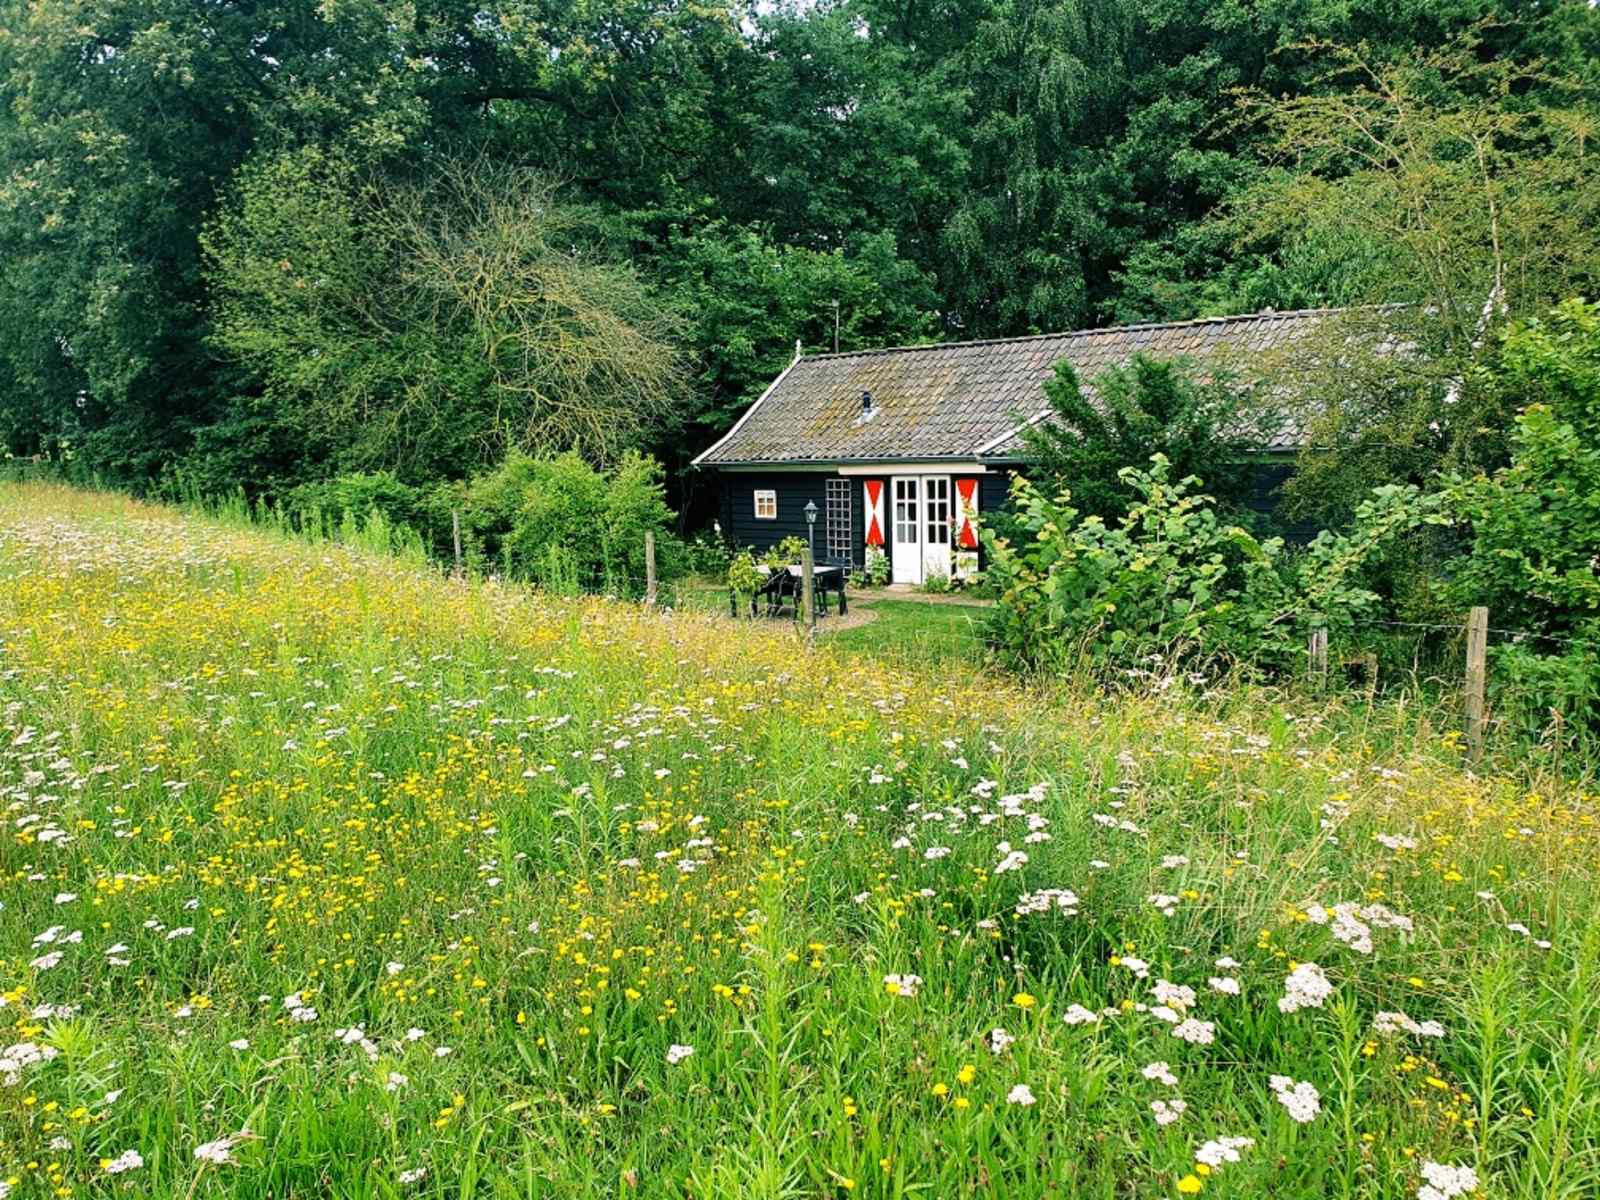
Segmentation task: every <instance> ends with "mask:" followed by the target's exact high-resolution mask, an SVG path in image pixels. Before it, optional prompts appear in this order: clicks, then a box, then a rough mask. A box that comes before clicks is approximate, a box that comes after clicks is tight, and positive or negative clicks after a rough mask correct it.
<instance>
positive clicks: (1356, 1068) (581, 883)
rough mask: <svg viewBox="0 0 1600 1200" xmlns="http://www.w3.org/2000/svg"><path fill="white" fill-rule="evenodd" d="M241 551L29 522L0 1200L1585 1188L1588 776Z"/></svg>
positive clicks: (209, 530)
mask: <svg viewBox="0 0 1600 1200" xmlns="http://www.w3.org/2000/svg"><path fill="white" fill-rule="evenodd" d="M247 517H248V521H249V524H248V526H247V524H246V519H247ZM257 520H258V514H255V513H253V512H251V513H245V512H243V511H241V510H238V509H234V510H230V511H226V512H219V513H216V514H214V515H212V516H208V517H203V516H200V515H197V514H192V513H191V514H180V513H176V512H173V511H171V510H165V509H161V508H157V507H151V506H145V505H140V504H137V503H133V502H130V501H127V500H124V499H121V498H118V497H114V496H108V495H89V494H86V493H80V492H72V491H68V490H66V489H60V488H48V487H42V486H37V485H29V486H14V487H7V488H5V489H3V490H0V579H3V580H4V586H3V588H0V652H3V659H0V712H3V713H4V729H3V730H0V788H4V790H5V795H6V799H5V804H6V806H7V824H8V829H7V833H6V839H7V840H6V841H5V843H4V845H3V849H0V864H3V866H4V871H5V874H4V884H3V887H4V895H3V900H4V908H3V909H0V986H3V995H4V999H5V1007H4V1008H3V1009H0V1020H4V1021H6V1022H7V1023H9V1024H11V1025H12V1026H13V1031H12V1033H11V1035H10V1036H9V1037H8V1038H7V1039H5V1040H4V1041H3V1042H0V1056H3V1061H0V1180H3V1181H14V1182H11V1187H12V1188H13V1189H14V1192H13V1194H14V1195H16V1196H45V1195H55V1194H72V1195H98V1194H104V1195H111V1194H123V1193H126V1194H134V1195H140V1196H157V1197H199V1196H206V1195H224V1194H226V1195H230V1196H247V1197H256V1196H259V1197H266V1196H274V1197H288V1196H305V1197H309V1196H328V1195H336V1196H361V1197H368V1196H371V1197H387V1196H395V1195H422V1196H437V1197H443V1196H451V1197H461V1196H484V1197H489V1196H494V1197H512V1196H530V1197H531V1196H587V1195H597V1194H616V1195H621V1196H634V1195H639V1196H689V1195H692V1196H696V1197H705V1196H728V1197H733V1196H738V1197H745V1196H754V1197H778V1196H847V1195H848V1196H874V1197H907V1196H913V1195H916V1196H939V1197H943V1196H961V1195H982V1196H998V1197H1030V1198H1032V1197H1039V1196H1046V1195H1056V1196H1063V1197H1064V1196H1078V1195H1082V1196H1104V1197H1124V1196H1149V1195H1178V1194H1185V1193H1192V1192H1193V1191H1194V1190H1195V1189H1199V1190H1200V1191H1201V1192H1203V1193H1204V1194H1207V1195H1238V1196H1262V1195H1272V1196H1306V1197H1311V1196H1319V1197H1320V1196H1325V1195H1340V1196H1353V1197H1388V1196H1415V1195H1417V1194H1418V1189H1419V1188H1420V1187H1421V1186H1423V1184H1424V1177H1423V1174H1422V1171H1423V1165H1424V1164H1425V1163H1430V1162H1431V1163H1436V1164H1444V1165H1448V1166H1453V1167H1462V1168H1467V1169H1470V1170H1471V1171H1472V1172H1474V1173H1475V1175H1476V1179H1477V1181H1478V1191H1480V1192H1481V1193H1482V1194H1484V1195H1495V1196H1499V1195H1505V1196H1511V1195H1515V1196H1528V1197H1532V1196H1541V1197H1545V1196H1553V1197H1574V1198H1577V1197H1586V1196H1590V1195H1593V1194H1595V1191H1596V1189H1597V1187H1600V1100H1597V1091H1600V1089H1596V1088H1595V1086H1594V1078H1595V1077H1594V1071H1595V1063H1596V1062H1597V1061H1600V1010H1597V1006H1600V1000H1597V989H1596V981H1597V968H1600V932H1597V929H1600V925H1597V923H1596V920H1595V917H1596V907H1597V905H1596V901H1597V896H1600V892H1597V888H1596V879H1595V870H1596V868H1595V863H1596V861H1597V860H1596V855H1595V850H1596V841H1597V829H1596V822H1595V812H1594V799H1595V798H1594V796H1592V795H1590V794H1588V793H1586V792H1583V791H1579V790H1574V789H1572V788H1570V787H1568V786H1566V785H1562V784H1559V783H1558V782H1556V780H1555V779H1554V777H1553V776H1552V777H1550V778H1545V779H1535V778H1534V777H1532V776H1530V775H1527V774H1522V773H1519V772H1516V771H1505V772H1495V771H1489V770H1482V771H1469V770H1466V769H1465V768H1464V765H1463V762H1462V755H1461V750H1460V748H1459V745H1458V738H1457V737H1456V736H1455V735H1453V733H1452V731H1451V724H1452V723H1451V722H1450V721H1449V720H1448V719H1445V720H1439V719H1437V717H1436V716H1435V715H1430V714H1428V713H1426V712H1421V711H1419V710H1418V709H1417V708H1416V706H1415V705H1407V706H1403V707H1402V706H1395V705H1390V704H1385V703H1381V702H1380V703H1377V704H1374V705H1362V706H1359V707H1357V708H1353V709H1346V708H1345V707H1344V706H1343V705H1341V704H1340V703H1339V702H1338V701H1337V700H1336V699H1324V700H1321V701H1318V702H1317V703H1315V704H1312V703H1310V702H1308V701H1306V700H1304V699H1301V698H1296V697H1293V696H1291V695H1288V694H1279V693H1274V692H1271V691H1268V690H1262V689H1251V688H1248V687H1245V686H1243V685H1240V686H1238V687H1230V688H1226V689H1218V690H1216V691H1214V692H1210V693H1203V692H1197V691H1196V690H1194V689H1193V688H1192V687H1190V686H1189V685H1188V684H1186V683H1185V682H1184V681H1183V680H1182V679H1176V680H1173V681H1172V682H1170V683H1169V684H1167V686H1165V687H1164V688H1163V689H1147V690H1144V691H1142V692H1139V693H1130V694H1128V695H1123V696H1118V697H1109V696H1096V695H1094V694H1092V693H1089V692H1083V691H1077V692H1074V691H1066V692H1063V693H1061V694H1054V695H1046V694H1043V693H1041V692H1039V691H1036V690H1033V689H1030V688H1024V687H1021V686H1018V685H1017V684H1015V683H1013V682H1010V681H1006V680H1004V679H1000V678H997V677H994V676H990V675H986V674H983V673H981V672H975V671H971V670H968V669H965V668H963V667H961V666H960V665H959V664H956V663H951V662H946V663H943V664H941V665H940V666H939V667H938V668H937V669H936V670H923V669H918V668H916V667H914V666H910V665H907V666H891V665H888V664H884V663H881V662H875V661H870V660H866V659H863V658H861V657H858V656H855V655H852V654H849V653H846V652H843V651H836V650H833V649H829V648H828V647H826V646H825V645H824V646H823V647H820V648H816V649H811V650H807V649H806V646H805V642H804V640H803V639H801V638H799V637H797V636H794V635H793V634H792V633H790V632H788V631H785V630H777V631H774V630H772V629H770V628H767V627H764V626H762V625H760V624H757V625H755V626H751V625H750V624H749V623H742V622H739V623H736V622H732V621H728V620H726V619H719V618H717V617H715V616H711V615H705V616H701V615H691V614H685V613H681V612H679V613H669V614H657V613H649V612H645V611H643V610H642V609H641V608H640V607H639V606H637V605H633V604H626V603H617V602H610V601H606V600H601V599H593V598H583V597H562V596H559V595H552V594H550V593H549V592H546V593H544V594H541V595H540V596H538V597H537V598H531V597H530V596H529V595H528V594H527V593H524V592H523V591H521V590H519V589H516V588H512V587H507V586H504V585H501V584H498V583H495V582H493V581H468V582H461V581H454V580H450V579H447V578H445V577H443V576H442V575H441V574H439V573H437V572H434V571H429V570H427V569H424V568H423V567H421V566H420V565H419V563H420V560H418V561H416V562H406V561H402V560H398V559H396V558H394V557H392V556H388V555H380V554H378V553H374V552H373V551H375V550H382V549H384V548H385V547H389V548H392V546H393V540H392V538H387V537H379V536H378V535H377V534H376V533H373V534H370V537H369V534H368V532H366V531H363V530H351V531H340V536H339V537H338V539H337V540H336V541H333V542H327V541H319V542H316V543H314V544H311V543H308V542H306V541H305V540H304V538H303V536H302V531H301V530H300V529H298V528H296V529H293V530H291V529H288V528H279V529H277V530H270V529H269V530H262V529H260V528H258V527H256V524H255V523H256V522H257ZM555 590H559V589H552V591H555ZM1024 858H1025V860H1024ZM1046 889H1057V891H1056V892H1054V893H1045V894H1043V895H1042V896H1041V893H1043V892H1045V890H1046ZM1068 890H1070V892H1071V895H1070V896H1067V895H1065V894H1063V893H1064V892H1065V891H1068ZM1377 905H1381V906H1383V907H1382V909H1381V910H1380V909H1378V908H1375V907H1373V906H1377ZM1336 906H1339V907H1338V908H1337V909H1336ZM1350 906H1353V907H1350ZM1019 907H1020V908H1021V909H1022V910H1023V911H1022V912H1021V913H1020V914H1019V911H1018V910H1019ZM1329 910H1335V911H1331V912H1330V911H1329ZM1391 914H1392V915H1391ZM1399 918H1404V919H1403V920H1401V919H1399ZM1361 929H1365V930H1366V933H1365V935H1362V934H1361V933H1360V930H1361ZM1363 936H1364V937H1365V938H1370V941H1371V945H1370V948H1366V947H1365V946H1364V944H1363ZM1306 962H1312V963H1315V964H1316V965H1317V968H1318V969H1319V970H1320V972H1322V974H1323V975H1324V976H1325V978H1326V980H1327V982H1328V988H1329V990H1328V992H1327V994H1326V995H1320V994H1319V996H1318V999H1319V1000H1320V1004H1317V1003H1308V1004H1307V1005H1306V1006H1303V1007H1300V1008H1298V1009H1297V1010H1296V1011H1291V1012H1285V1011H1283V1010H1282V1009H1281V1007H1280V1004H1279V1001H1280V999H1281V998H1283V997H1284V996H1285V995H1286V994H1287V993H1286V989H1287V986H1288V985H1287V980H1288V978H1289V976H1290V973H1291V971H1293V970H1294V968H1296V967H1297V966H1299V965H1300V964H1302V963H1306ZM1230 964H1236V965H1230ZM891 976H892V977H896V978H894V979H889V978H887V977H891ZM910 977H917V979H919V980H920V983H914V982H912V981H911V978H910ZM1297 978H1298V977H1297ZM1213 981H1216V982H1215V983H1213ZM1223 981H1233V983H1236V984H1237V988H1238V994H1233V992H1232V988H1233V983H1227V982H1223ZM1184 988H1187V989H1192V992H1193V995H1192V997H1190V996H1189V995H1188V993H1186V992H1184V991H1183V990H1182V989H1184ZM1219 988H1223V989H1227V990H1218V989H1219ZM1074 1006H1077V1007H1074ZM1397 1012H1398V1013H1403V1014H1404V1020H1403V1021H1401V1020H1399V1019H1398V1018H1394V1017H1386V1018H1383V1019H1381V1021H1380V1019H1379V1016H1378V1014H1379V1013H1397ZM1069 1016H1070V1017H1071V1021H1069V1020H1068V1018H1069ZM1431 1022H1438V1024H1439V1026H1440V1027H1441V1028H1442V1033H1443V1036H1441V1037H1434V1036H1431V1033H1432V1032H1433V1027H1432V1025H1431V1024H1429V1023H1431ZM1202 1023H1203V1024H1202ZM996 1030H1003V1031H1004V1034H1003V1035H1000V1034H997V1033H996V1032H995V1031H996ZM1179 1030H1181V1031H1182V1033H1183V1036H1175V1032H1176V1031H1179ZM1207 1030H1208V1031H1209V1040H1208V1039H1207ZM8 1046H9V1047H11V1048H10V1049H6V1047H8ZM674 1046H676V1047H680V1049H679V1050H678V1051H676V1052H673V1053H671V1054H669V1049H670V1048H671V1047H674ZM18 1047H26V1048H25V1049H19V1048H18ZM683 1047H688V1048H692V1049H691V1052H690V1053H688V1054H687V1055H685V1054H684V1052H683V1050H682V1049H681V1048H683ZM1157 1063H1164V1064H1166V1065H1165V1067H1164V1068H1163V1069H1161V1070H1156V1069H1155V1064H1157ZM6 1064H10V1065H6ZM1147 1069H1148V1070H1147ZM1274 1076H1286V1077H1289V1078H1290V1080H1291V1081H1292V1082H1293V1083H1296V1084H1298V1083H1305V1082H1309V1083H1310V1084H1311V1085H1312V1086H1313V1087H1314V1088H1315V1089H1316V1090H1317V1092H1318V1093H1319V1104H1318V1106H1317V1107H1318V1111H1317V1112H1316V1114H1315V1115H1314V1116H1313V1117H1312V1118H1311V1119H1310V1120H1309V1121H1308V1122H1307V1123H1303V1124H1302V1123H1301V1122H1299V1121H1297V1120H1296V1119H1295V1118H1294V1116H1293V1115H1291V1113H1290V1111H1289V1109H1288V1108H1287V1107H1286V1106H1285V1104H1284V1103H1283V1102H1282V1101H1280V1100H1279V1098H1278V1092H1280V1091H1281V1090H1282V1086H1281V1085H1280V1086H1276V1087H1275V1084H1274V1078H1273V1077H1274ZM1166 1077H1171V1078H1175V1079H1176V1083H1175V1084H1167V1083H1165V1082H1162V1080H1163V1079H1164V1078H1166ZM1030 1097H1031V1100H1032V1103H1027V1102H1026V1101H1027V1100H1028V1099H1029V1098H1030ZM1158 1100H1159V1101H1161V1102H1162V1103H1163V1105H1165V1106H1166V1109H1165V1111H1168V1112H1170V1111H1173V1110H1174V1109H1175V1108H1176V1104H1175V1102H1176V1101H1180V1100H1181V1101H1182V1102H1183V1105H1184V1107H1183V1108H1182V1110H1181V1114H1180V1115H1179V1116H1178V1118H1177V1119H1176V1120H1175V1121H1173V1122H1172V1123H1170V1124H1165V1125H1163V1124H1159V1123H1158V1121H1157V1116H1156V1111H1155V1110H1154V1109H1153V1108H1152V1103H1153V1102H1155V1101H1158ZM1223 1137H1239V1138H1248V1139H1250V1144H1249V1145H1236V1146H1234V1147H1233V1148H1232V1149H1231V1150H1230V1151H1227V1152H1224V1151H1222V1150H1221V1149H1219V1148H1218V1147H1215V1146H1212V1147H1209V1148H1208V1147H1207V1143H1208V1142H1212V1141H1214V1140H1215V1139H1219V1138H1223ZM202 1147H205V1148H206V1155H205V1157H197V1155H196V1151H197V1150H198V1149H201V1148H202ZM128 1152H132V1153H133V1155H135V1156H137V1159H138V1165H131V1164H132V1162H133V1159H132V1158H125V1157H123V1156H124V1155H126V1154H127V1153H128ZM1227 1153H1231V1154H1233V1155H1234V1156H1235V1157H1236V1159H1237V1161H1226V1154H1227ZM1197 1155H1198V1156H1199V1157H1198V1158H1197ZM1207 1160H1212V1161H1215V1162H1216V1163H1219V1164H1220V1165H1218V1166H1212V1165H1210V1162H1208V1161H1207ZM122 1165H128V1166H129V1169H127V1170H117V1171H115V1172H113V1170H112V1168H113V1167H119V1166H122ZM419 1172H420V1174H418V1173H419Z"/></svg>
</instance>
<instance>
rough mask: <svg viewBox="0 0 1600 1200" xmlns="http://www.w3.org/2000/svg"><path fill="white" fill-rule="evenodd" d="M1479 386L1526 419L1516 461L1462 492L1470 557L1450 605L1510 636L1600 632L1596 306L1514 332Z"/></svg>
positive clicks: (1517, 430) (1571, 307)
mask: <svg viewBox="0 0 1600 1200" xmlns="http://www.w3.org/2000/svg"><path fill="white" fill-rule="evenodd" d="M1480 375H1481V377H1482V378H1481V380H1480V384H1481V386H1482V387H1484V388H1485V389H1489V390H1493V391H1495V392H1499V393H1502V394H1503V395H1504V396H1505V397H1506V402H1507V403H1508V404H1515V405H1518V406H1519V411H1518V413H1517V416H1516V421H1515V424H1514V426H1513V429H1512V433H1511V437H1510V441H1511V461H1510V462H1509V463H1508V464H1507V465H1506V466H1504V467H1502V468H1500V469H1499V470H1497V471H1495V472H1493V473H1492V474H1490V473H1480V474H1478V475H1476V476H1474V477H1471V478H1468V479H1463V480H1459V481H1457V483H1456V484H1455V489H1454V490H1455V496H1456V503H1457V508H1458V511H1459V513H1460V515H1461V518H1462V519H1463V520H1464V521H1465V522H1466V524H1467V528H1468V546H1469V547H1470V553H1469V554H1468V555H1467V557H1466V558H1465V560H1463V561H1461V562H1460V563H1459V564H1458V567H1457V570H1456V573H1455V577H1454V579H1453V581H1452V585H1451V591H1452V594H1453V595H1454V596H1455V597H1456V598H1457V600H1458V602H1459V603H1460V604H1461V605H1462V606H1463V607H1465V606H1467V605H1469V604H1486V605H1490V606H1491V607H1492V608H1493V610H1494V614H1495V619H1496V621H1498V622H1501V623H1504V624H1507V625H1510V626H1511V627H1513V628H1517V629H1527V630H1532V631H1534V632H1536V633H1541V634H1553V635H1558V636H1559V635H1562V634H1571V633H1573V632H1574V631H1576V630H1578V629H1580V628H1583V627H1586V626H1587V627H1588V628H1590V629H1591V630H1595V631H1597V632H1600V563H1597V559H1600V304H1594V303H1586V302H1584V301H1581V300H1570V301H1567V302H1566V303H1564V304H1561V305H1559V306H1558V307H1556V308H1555V309H1553V310H1551V311H1550V312H1549V313H1548V314H1546V315H1545V316H1543V317H1534V318H1529V319H1527V320H1524V321H1519V322H1516V323H1515V324H1513V325H1511V326H1510V327H1508V328H1507V329H1506V330H1504V331H1503V332H1502V333H1501V335H1500V337H1499V338H1498V339H1497V342H1496V345H1495V346H1494V349H1493V353H1492V356H1491V358H1490V359H1489V361H1488V362H1486V363H1485V364H1484V365H1483V367H1482V368H1481V369H1480Z"/></svg>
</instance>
